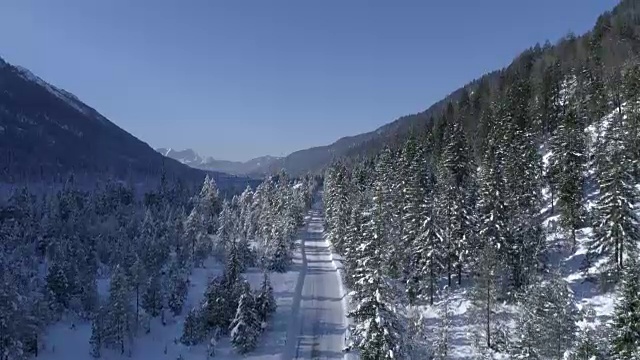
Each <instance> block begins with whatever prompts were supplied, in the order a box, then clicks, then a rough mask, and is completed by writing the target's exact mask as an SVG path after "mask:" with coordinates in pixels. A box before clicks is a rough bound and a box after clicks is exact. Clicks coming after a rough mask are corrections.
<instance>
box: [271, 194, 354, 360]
mask: <svg viewBox="0 0 640 360" xmlns="http://www.w3.org/2000/svg"><path fill="white" fill-rule="evenodd" d="M323 231H324V229H323V217H322V202H321V201H319V199H318V200H317V201H315V203H314V205H313V207H312V209H311V210H310V214H309V220H308V222H307V226H306V229H305V231H304V233H303V234H302V237H301V240H300V243H299V247H298V250H297V251H296V253H295V255H294V267H299V268H300V272H299V275H298V276H299V277H298V282H297V285H296V295H295V296H296V297H295V299H294V303H293V306H292V317H291V322H290V323H289V329H288V332H287V345H286V349H285V351H284V352H283V356H282V359H283V360H291V359H312V360H324V359H342V358H343V356H344V355H343V353H342V349H343V347H344V337H345V314H344V310H343V308H342V301H341V300H342V297H341V293H340V278H339V277H338V273H337V270H336V268H335V266H334V265H333V263H332V261H331V252H330V249H329V244H328V243H327V242H326V241H325V240H324V238H323V236H324V235H323Z"/></svg>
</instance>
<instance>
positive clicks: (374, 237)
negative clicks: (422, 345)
mask: <svg viewBox="0 0 640 360" xmlns="http://www.w3.org/2000/svg"><path fill="white" fill-rule="evenodd" d="M384 186H385V184H384V183H382V182H377V184H376V187H375V196H374V199H373V204H374V207H373V209H372V215H371V221H370V222H369V223H368V224H367V227H368V229H369V230H368V232H367V239H365V241H363V243H362V244H361V245H360V247H359V251H358V260H357V261H358V268H359V270H358V271H360V272H361V273H362V275H361V276H362V277H361V278H360V279H358V281H357V283H356V288H357V289H358V290H357V291H352V293H351V296H352V301H353V303H354V304H355V308H354V310H353V311H351V312H350V313H349V317H351V318H353V320H354V323H355V328H354V329H353V331H352V333H351V339H350V345H349V347H350V348H357V349H358V351H359V354H360V358H361V359H363V360H374V359H375V360H384V359H402V358H404V357H405V355H406V350H407V349H406V347H405V344H404V340H403V337H404V326H403V323H402V322H401V321H400V318H399V314H398V312H397V308H396V305H395V304H396V303H397V301H398V300H397V298H396V296H397V294H396V292H397V291H396V289H395V286H394V285H392V283H391V279H390V278H389V276H388V275H387V271H386V269H385V266H383V264H384V263H385V262H387V261H388V259H389V256H390V254H388V244H386V243H385V242H384V241H385V239H386V236H385V230H386V229H385V225H386V224H385V221H384V219H385V210H384V209H383V206H384V204H385V202H384V198H383V192H384V188H383V187H384Z"/></svg>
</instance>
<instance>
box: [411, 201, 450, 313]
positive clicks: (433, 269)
mask: <svg viewBox="0 0 640 360" xmlns="http://www.w3.org/2000/svg"><path fill="white" fill-rule="evenodd" d="M425 207H426V217H425V219H424V220H423V223H422V226H421V227H420V232H421V235H420V237H418V238H417V239H416V243H415V244H414V245H413V249H414V254H415V256H416V258H415V260H414V262H415V264H414V265H413V267H414V271H415V273H414V280H413V281H414V283H415V284H416V286H417V287H418V289H419V290H418V291H417V292H418V293H420V294H422V295H425V294H428V296H429V304H430V305H433V303H434V298H435V294H436V291H437V287H438V284H437V280H438V276H439V275H440V273H441V271H442V268H443V265H442V255H443V253H444V251H443V247H444V237H443V230H442V227H441V225H440V224H441V220H440V219H441V216H442V214H441V213H440V212H439V211H440V205H439V199H438V198H434V197H432V198H431V201H430V202H429V203H427V204H425ZM409 289H411V287H409Z"/></svg>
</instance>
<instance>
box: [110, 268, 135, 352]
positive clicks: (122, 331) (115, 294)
mask: <svg viewBox="0 0 640 360" xmlns="http://www.w3.org/2000/svg"><path fill="white" fill-rule="evenodd" d="M132 321H133V311H132V309H131V289H130V287H129V281H128V279H127V275H126V273H125V271H124V269H122V268H121V267H120V266H116V268H115V269H114V271H113V274H112V275H111V287H110V290H109V301H108V303H107V306H106V308H105V328H104V337H103V342H104V344H105V345H107V346H110V347H116V348H119V349H120V353H121V354H124V351H125V347H126V343H127V340H128V339H130V338H131V337H130V334H131V330H132V326H131V325H132V324H131V323H132ZM130 345H131V344H130Z"/></svg>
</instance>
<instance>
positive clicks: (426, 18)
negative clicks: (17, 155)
mask: <svg viewBox="0 0 640 360" xmlns="http://www.w3.org/2000/svg"><path fill="white" fill-rule="evenodd" d="M1 1H2V2H1V3H0V56H2V57H4V58H5V60H7V61H9V62H11V63H14V64H18V65H22V66H25V67H27V68H29V69H31V70H32V71H33V72H34V73H36V74H37V75H39V76H40V77H42V78H44V79H45V80H47V81H49V82H51V83H53V84H54V85H57V86H59V87H62V88H64V89H66V90H69V91H71V92H72V93H74V94H76V95H77V96H78V97H80V98H81V99H82V100H83V101H85V102H86V103H88V104H89V105H91V106H93V107H94V108H96V109H97V110H98V111H100V112H101V113H102V114H104V115H105V116H107V117H108V118H109V119H111V120H112V121H113V122H115V123H116V124H118V125H119V126H121V127H122V128H124V129H125V130H127V131H129V132H131V133H132V134H134V135H135V136H137V137H138V138H140V139H142V140H143V141H146V142H148V143H149V144H150V145H151V146H153V147H173V148H178V149H181V148H186V147H191V148H193V149H195V150H196V151H198V152H200V153H202V154H203V155H210V156H214V157H216V158H220V159H231V160H238V159H240V160H244V159H248V158H251V157H254V156H259V155H265V154H272V155H285V154H287V153H290V152H292V151H295V150H299V149H302V148H307V147H310V146H315V145H324V144H328V143H331V142H333V141H335V140H337V139H338V138H339V137H342V136H346V135H354V134H358V133H361V132H365V131H370V130H373V129H375V128H377V127H378V126H380V125H383V124H385V123H388V122H390V121H393V120H394V119H396V118H397V117H399V116H401V115H406V114H410V113H416V112H418V111H421V110H424V109H426V108H427V107H429V105H431V104H432V103H433V102H435V101H437V100H439V99H441V98H442V97H443V96H444V95H446V94H448V93H449V92H451V91H453V90H455V89H456V88H458V87H459V86H461V85H464V84H465V83H466V82H468V81H469V80H472V79H474V78H477V77H478V76H480V75H482V74H483V73H485V72H488V71H491V70H494V69H497V68H499V67H502V66H504V65H507V64H508V63H509V62H510V61H511V60H512V59H513V58H514V57H515V55H516V54H518V53H519V52H520V51H522V50H524V49H525V48H527V47H529V46H531V45H534V44H535V43H536V42H541V43H542V42H544V41H545V40H546V39H549V40H551V41H552V42H555V40H557V39H558V38H560V37H561V36H563V35H565V34H566V33H567V32H569V31H570V30H571V31H574V32H575V33H582V32H585V31H586V30H588V29H590V28H591V26H592V25H593V24H594V22H595V20H596V18H597V16H598V15H599V14H600V13H602V12H603V11H605V10H607V9H611V8H613V6H615V4H616V3H617V1H614V0H536V1H525V0H522V1H520V0H482V1H479V0H435V1H431V0H407V1H395V0H393V1H392V0H322V1H320V0H317V1H311V0H308V1H304V0H286V1H285V0H269V1H266V0H254V1H244V0H227V1H217V0H187V1H177V0H172V1H170V0H144V1H143V0H136V1H131V0H108V1H87V0H59V1H50V0H37V1H36V0H1Z"/></svg>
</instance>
